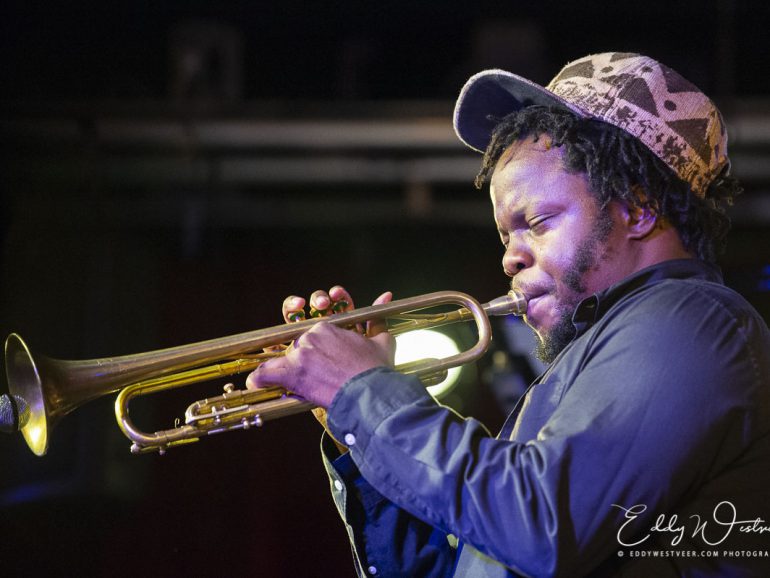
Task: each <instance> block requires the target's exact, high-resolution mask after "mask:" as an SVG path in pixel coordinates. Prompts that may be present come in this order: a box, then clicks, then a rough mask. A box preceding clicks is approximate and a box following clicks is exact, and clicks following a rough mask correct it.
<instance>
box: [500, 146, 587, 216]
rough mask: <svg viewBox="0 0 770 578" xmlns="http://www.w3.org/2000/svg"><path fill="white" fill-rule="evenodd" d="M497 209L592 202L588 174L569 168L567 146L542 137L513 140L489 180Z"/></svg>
mask: <svg viewBox="0 0 770 578" xmlns="http://www.w3.org/2000/svg"><path fill="white" fill-rule="evenodd" d="M490 194H491V196H492V202H493V203H494V206H495V212H496V213H499V212H502V211H505V212H526V210H527V209H528V208H529V207H530V206H531V205H533V204H541V203H557V204H560V205H564V204H576V203H577V204H583V203H586V202H591V201H593V195H592V194H591V193H590V189H589V187H588V179H587V176H586V175H585V174H583V173H575V172H573V171H570V170H568V169H567V168H566V165H565V163H564V149H563V148H562V147H556V146H552V145H551V140H550V139H549V138H548V137H546V136H543V137H541V138H540V139H538V141H536V142H535V141H534V140H533V139H532V138H530V139H527V140H524V141H520V142H515V143H513V144H512V145H511V146H510V147H509V148H508V149H507V150H506V151H505V152H504V153H503V154H502V156H501V157H500V160H499V161H498V163H497V165H496V167H495V170H494V172H493V174H492V179H491V181H490Z"/></svg>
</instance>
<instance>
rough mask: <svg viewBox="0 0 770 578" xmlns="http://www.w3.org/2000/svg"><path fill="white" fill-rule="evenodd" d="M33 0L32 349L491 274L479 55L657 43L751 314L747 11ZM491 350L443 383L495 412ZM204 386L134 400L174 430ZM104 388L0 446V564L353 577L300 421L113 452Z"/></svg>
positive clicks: (9, 22) (6, 18)
mask: <svg viewBox="0 0 770 578" xmlns="http://www.w3.org/2000/svg"><path fill="white" fill-rule="evenodd" d="M52 4H53V3H42V2H40V3H36V2H18V1H11V2H5V3H4V4H3V7H2V13H1V14H0V63H1V64H0V129H1V130H2V139H1V140H0V151H1V152H2V161H3V162H2V166H3V170H2V178H1V179H0V187H1V188H0V193H1V194H2V202H3V204H2V214H1V215H0V218H1V221H0V224H1V226H2V240H3V247H2V248H3V250H2V254H1V259H2V261H0V263H1V264H2V278H0V283H1V286H0V299H1V301H0V330H2V332H3V333H8V332H10V331H17V332H19V333H20V334H21V335H23V336H24V337H25V338H26V339H27V340H28V342H29V344H30V346H31V348H32V349H33V351H36V352H45V353H46V354H49V355H52V356H55V357H60V358H68V359H69V358H72V359H82V358H96V357H104V356H113V355H120V354H128V353H134V352H138V351H147V350H150V349H157V348H161V347H166V346H172V345H177V344H181V343H190V342H193V341H198V340H202V339H208V338H214V337H219V336H223V335H230V334H233V333H238V332H241V331H246V330H249V329H253V328H259V327H266V326H269V325H273V324H276V323H278V322H279V321H280V303H281V301H282V299H283V298H284V296H286V295H287V294H289V293H296V294H309V293H310V292H311V291H312V290H314V289H316V288H319V287H321V288H328V287H330V286H331V285H333V284H335V283H343V284H345V285H346V286H347V287H348V288H349V289H350V290H351V292H353V294H354V295H356V296H358V299H359V300H360V302H367V301H369V300H371V299H373V298H374V297H375V296H376V295H378V294H379V293H380V292H381V291H383V290H385V289H391V290H393V291H394V292H395V293H396V296H397V297H398V296H403V297H405V296H412V295H417V294H420V293H424V292H427V291H433V290H441V289H455V290H461V291H465V292H468V293H470V294H472V295H474V296H476V297H478V298H479V299H482V300H486V299H489V298H492V297H494V296H496V295H498V294H500V293H503V292H504V291H505V288H506V279H505V277H504V276H503V275H502V274H501V273H502V272H501V270H500V262H499V259H500V257H501V253H500V247H499V241H498V240H497V238H496V234H495V231H494V228H493V227H492V226H491V224H492V223H491V219H490V216H489V213H488V208H487V206H486V200H485V195H486V193H484V192H479V191H476V190H475V189H474V188H473V187H472V185H471V182H472V179H473V176H474V173H475V170H476V163H477V162H478V158H477V157H475V156H474V155H473V154H471V153H470V152H468V151H466V150H465V149H463V147H462V146H461V145H459V144H458V143H457V142H456V141H455V139H454V137H453V136H452V134H451V128H450V126H451V112H452V106H453V101H454V98H455V95H456V94H457V92H458V91H459V89H460V87H461V86H462V83H463V82H464V81H465V79H466V78H467V77H468V76H469V75H470V74H472V73H474V72H477V71H479V70H481V69H483V68H490V67H500V68H506V69H509V70H512V71H514V72H517V73H520V74H523V75H526V76H529V77H530V78H532V79H533V80H535V81H539V82H543V83H545V82H547V81H548V79H549V78H550V77H551V76H553V75H554V74H555V73H556V71H558V69H559V68H560V67H561V66H562V65H563V64H564V63H566V62H567V61H568V60H571V59H574V58H578V57H580V56H583V55H584V54H587V53H591V52H600V51H605V50H621V51H636V52H641V53H645V54H649V55H650V56H653V57H656V58H658V59H660V60H662V61H663V62H665V63H667V64H668V65H670V66H672V67H673V68H675V69H677V70H678V71H680V72H681V73H682V74H683V75H684V76H685V77H687V78H688V79H690V80H692V81H693V82H695V83H696V84H698V85H699V86H700V87H701V88H702V89H704V90H705V91H706V92H707V93H709V94H711V95H713V96H714V98H715V100H716V101H717V103H718V105H719V106H720V108H721V109H722V110H723V112H724V113H725V116H726V118H727V122H728V127H729V130H730V131H731V135H732V136H731V141H730V147H731V156H732V157H733V158H734V167H735V174H736V175H737V176H738V177H740V178H742V179H743V181H744V183H745V185H746V193H745V194H744V196H743V198H742V199H740V200H739V202H738V203H737V205H736V207H735V210H734V211H733V217H734V222H735V230H734V233H733V236H732V238H731V242H730V245H729V248H728V251H727V253H726V254H725V255H724V256H723V257H722V259H721V265H722V266H723V269H724V271H725V275H726V278H727V281H728V283H729V284H731V285H732V286H734V287H735V288H736V289H738V290H739V291H741V292H742V293H743V294H744V295H745V296H746V297H747V298H748V299H750V300H751V301H752V302H753V303H754V304H755V306H756V307H757V308H758V309H759V310H760V311H761V312H762V313H763V315H765V318H766V319H767V318H768V317H770V298H769V296H770V293H769V292H768V291H769V290H770V244H769V243H768V227H769V226H770V75H769V74H768V68H769V67H768V56H770V54H769V52H770V51H769V50H768V42H767V40H766V35H767V30H768V29H769V28H770V8H767V5H766V3H765V2H760V1H751V2H748V1H747V2H737V1H735V2H731V1H728V0H720V1H716V0H712V1H705V2H704V1H700V2H695V1H685V2H676V3H672V2H664V1H660V0H652V1H648V2H645V3H643V5H640V4H639V3H625V2H616V3H611V4H610V5H607V6H601V8H599V7H598V6H599V3H596V4H595V5H596V7H593V6H594V5H593V4H591V3H573V4H568V3H564V2H556V1H541V2H538V3H518V2H517V3H487V2H480V3H479V2H474V3H471V2H457V1H443V2H438V1H435V0H431V1H424V2H386V3H383V2H380V3H374V2H365V1H360V0H359V1H357V2H342V1H338V2H332V1H328V2H316V3H309V2H299V1H297V0H284V1H282V2H276V3H264V2H255V1H251V2H246V1H244V2H181V1H179V2H177V1H167V2H130V3H129V2H126V3H117V2H103V3H100V4H98V5H92V4H87V3H78V2H75V3H69V4H66V5H64V4H62V5H59V6H54V5H52ZM608 4H609V3H608ZM514 5H515V9H514V8H512V6H514ZM501 6H506V8H502V7H501ZM662 314H664V312H662ZM488 365H489V362H488V361H486V362H483V363H482V364H481V366H480V368H479V370H478V371H476V372H475V373H474V372H473V371H470V372H468V373H469V375H468V376H467V377H466V379H465V380H464V382H463V383H462V384H461V386H460V387H459V390H458V392H457V394H456V395H455V396H454V397H453V398H452V400H451V402H452V404H453V405H455V407H457V408H458V409H460V411H462V412H463V413H465V414H468V415H475V416H478V417H479V418H481V419H482V420H483V421H485V423H487V425H488V426H489V427H490V428H491V429H493V430H494V429H495V428H496V427H498V426H499V425H500V423H501V421H502V419H503V417H504V416H503V413H502V412H501V411H500V410H499V408H498V407H497V406H496V404H495V403H494V395H493V393H492V392H491V391H490V388H489V383H488V382H489V380H488V379H484V376H485V375H487V374H488V372H487V371H486V367H487V366H488ZM474 375H477V376H481V379H475V378H474ZM220 385H221V384H220ZM217 390H218V386H212V387H207V388H202V389H198V390H196V391H195V392H186V393H185V394H181V395H172V394H169V395H164V396H160V397H159V398H157V399H156V400H154V401H152V402H150V403H147V402H146V401H145V400H140V401H139V402H137V403H136V404H135V405H132V409H133V410H134V411H133V413H132V415H133V416H135V419H136V421H137V422H138V424H139V425H140V426H142V427H145V428H146V429H150V430H154V429H162V428H165V427H169V425H170V423H172V422H173V419H174V418H175V417H179V416H181V414H182V412H183V411H184V408H185V407H186V405H187V404H189V403H191V402H192V401H193V400H195V399H199V398H202V397H206V396H211V395H215V394H216V392H217ZM113 397H114V396H107V397H105V398H104V399H100V400H98V401H95V402H92V403H90V404H88V405H86V406H84V407H83V408H82V409H79V410H78V411H77V412H75V413H74V414H73V415H70V416H68V417H67V418H66V419H64V420H63V421H62V422H61V423H60V424H59V425H58V426H57V428H56V430H55V432H54V435H53V438H52V443H51V447H50V449H49V452H48V455H47V456H46V457H45V458H42V459H41V458H37V457H34V456H33V455H32V454H31V453H30V452H29V451H28V450H27V448H26V446H25V445H24V444H23V441H22V439H21V437H20V436H18V437H15V436H14V437H3V438H2V439H0V565H2V568H0V574H2V575H3V576H5V575H10V576H22V575H24V576H27V575H65V576H74V575H85V576H129V575H132V576H135V575H139V576H174V575H182V574H186V575H190V576H198V575H214V574H221V575H236V574H240V575H249V576H270V577H273V576H275V577H284V576H286V577H288V576H292V577H294V576H308V577H314V576H333V577H336V576H343V577H344V576H353V572H352V569H351V564H350V554H349V548H348V545H347V537H346V534H345V531H344V529H343V528H342V526H341V525H340V524H339V521H338V519H337V515H336V512H335V511H334V508H333V505H332V502H331V500H330V498H329V495H328V494H329V490H328V488H327V482H326V478H325V475H324V473H323V470H322V467H321V464H320V460H319V457H318V449H317V444H318V438H319V431H320V428H319V426H317V424H316V423H315V422H314V420H313V419H312V417H311V416H309V415H302V416H295V417H292V418H287V419H284V420H280V421H276V422H272V423H269V424H267V425H266V426H265V427H264V428H263V429H262V430H261V431H257V432H254V431H250V432H247V433H232V434H228V435H224V436H218V437H213V438H211V439H208V440H204V441H203V442H201V443H199V444H196V445H194V446H191V447H189V448H180V449H177V450H172V451H170V452H169V453H168V454H167V455H165V456H163V457H160V456H156V455H147V456H132V455H130V454H129V453H128V445H129V444H128V442H127V441H126V440H125V438H123V436H122V434H121V433H120V431H119V430H118V428H117V426H116V425H115V423H114V420H113V417H112V416H113V412H112V404H113Z"/></svg>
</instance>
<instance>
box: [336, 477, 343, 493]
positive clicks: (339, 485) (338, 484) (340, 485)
mask: <svg viewBox="0 0 770 578" xmlns="http://www.w3.org/2000/svg"><path fill="white" fill-rule="evenodd" d="M334 487H335V488H336V489H337V491H338V492H341V491H342V482H341V481H339V480H334Z"/></svg>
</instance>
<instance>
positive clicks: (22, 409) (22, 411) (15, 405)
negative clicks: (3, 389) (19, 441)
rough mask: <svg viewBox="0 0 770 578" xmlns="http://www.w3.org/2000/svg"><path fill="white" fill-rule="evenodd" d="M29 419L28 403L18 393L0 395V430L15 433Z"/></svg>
mask: <svg viewBox="0 0 770 578" xmlns="http://www.w3.org/2000/svg"><path fill="white" fill-rule="evenodd" d="M28 421H29V404H27V402H26V401H25V400H24V398H22V397H19V396H18V395H8V394H3V395H0V432H3V433H8V434H10V433H15V432H17V431H19V430H20V429H21V428H23V427H24V426H25V425H27V422H28Z"/></svg>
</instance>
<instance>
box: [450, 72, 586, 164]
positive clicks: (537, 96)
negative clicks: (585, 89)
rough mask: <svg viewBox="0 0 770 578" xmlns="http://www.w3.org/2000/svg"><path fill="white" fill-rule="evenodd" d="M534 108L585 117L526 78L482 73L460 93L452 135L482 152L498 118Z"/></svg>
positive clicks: (576, 109)
mask: <svg viewBox="0 0 770 578" xmlns="http://www.w3.org/2000/svg"><path fill="white" fill-rule="evenodd" d="M533 105H545V106H555V107H559V108H565V109H567V110H570V111H572V112H575V113H577V114H579V115H580V116H585V113H583V112H582V111H581V110H580V109H578V108H575V107H574V105H571V104H570V103H568V102H567V101H565V100H563V99H562V98H560V97H558V96H556V95H555V94H554V93H552V92H550V91H549V90H546V89H545V88H543V87H542V86H540V85H539V84H535V83H534V82H532V81H529V80H527V79H526V78H522V77H521V76H517V75H515V74H512V73H510V72H506V71H505V70H497V69H493V70H484V71H482V72H479V73H478V74H474V75H473V76H471V77H470V79H468V82H466V83H465V86H463V89H462V90H461V91H460V96H459V97H458V98H457V104H455V112H454V127H455V132H456V133H457V136H458V137H460V140H461V141H463V142H464V143H465V144H467V145H468V146H469V147H471V148H472V149H474V150H476V151H478V152H481V153H483V152H484V151H485V150H486V149H487V145H488V144H489V141H490V139H491V137H492V131H493V130H494V128H495V126H496V125H497V123H498V122H499V120H500V119H501V118H503V117H504V116H506V115H508V114H510V113H512V112H515V111H517V110H520V109H522V108H524V107H527V106H533Z"/></svg>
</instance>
